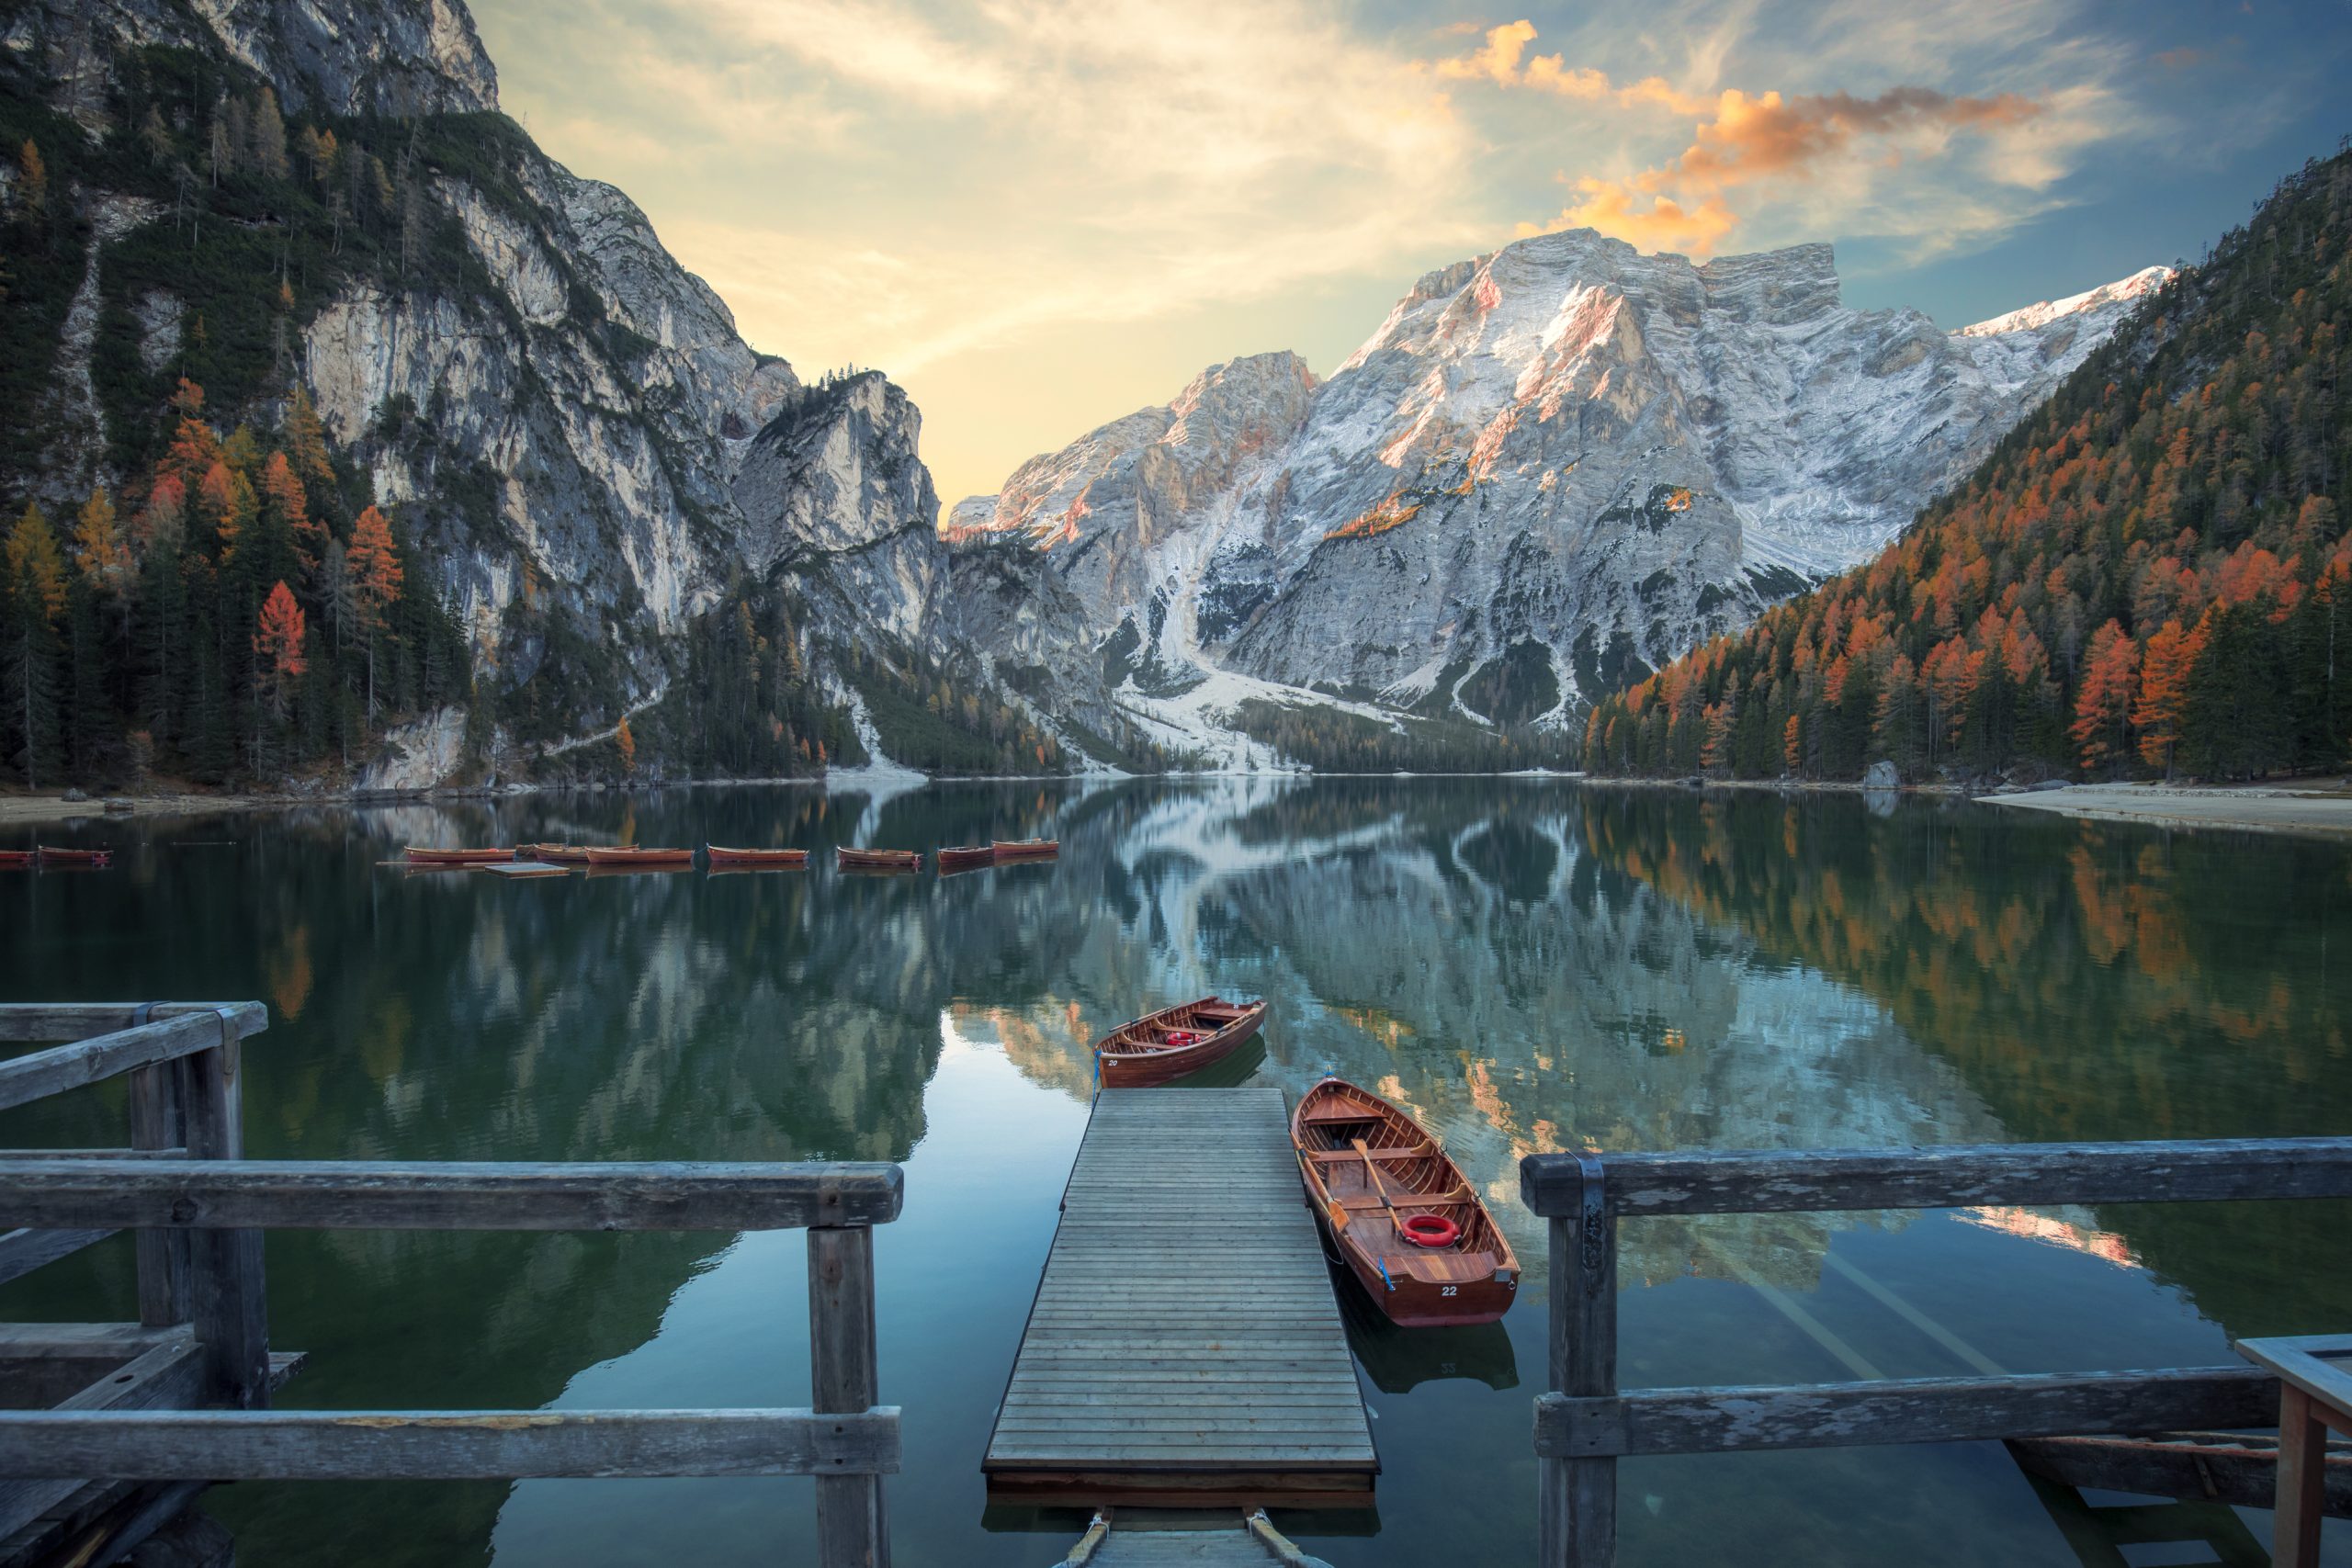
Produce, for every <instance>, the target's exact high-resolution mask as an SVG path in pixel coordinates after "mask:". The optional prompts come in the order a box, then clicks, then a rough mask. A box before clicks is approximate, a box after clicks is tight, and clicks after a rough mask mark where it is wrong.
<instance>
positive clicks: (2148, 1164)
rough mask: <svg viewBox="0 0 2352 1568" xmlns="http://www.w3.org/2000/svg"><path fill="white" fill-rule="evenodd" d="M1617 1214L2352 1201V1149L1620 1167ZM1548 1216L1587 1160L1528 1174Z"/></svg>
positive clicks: (2281, 1147)
mask: <svg viewBox="0 0 2352 1568" xmlns="http://www.w3.org/2000/svg"><path fill="white" fill-rule="evenodd" d="M1601 1157H1602V1164H1603V1168H1604V1169H1605V1170H1606V1172H1607V1192H1608V1201H1609V1207H1610V1209H1611V1211H1612V1212H1613V1213H1617V1214H1620V1215H1623V1216H1624V1217H1626V1218H1628V1219H1634V1218H1639V1217H1641V1216H1643V1215H1645V1214H1735V1213H1736V1214H1761V1213H1799V1212H1812V1211H1826V1210H1838V1209H1952V1208H1967V1207H1973V1206H1974V1205H1977V1204H1985V1203H1996V1204H2010V1203H2015V1204H2041V1205H2048V1204H2058V1203H2180V1202H2213V1201H2236V1200H2257V1199H2274V1198H2346V1197H2352V1138H2235V1139H2211V1140H2202V1141H2194V1142H2169V1143H2130V1144H1978V1145H1949V1146H1945V1147H1929V1148H1907V1149H1809V1150H1785V1151H1769V1150H1768V1151H1736V1152H1723V1153H1708V1152H1691V1153H1673V1154H1622V1155H1621V1154H1611V1155H1606V1156H1601ZM1519 1184H1520V1193H1521V1197H1522V1198H1523V1199H1524V1200H1525V1201H1526V1203H1527V1206H1528V1207H1529V1208H1530V1209H1532V1210H1533V1211H1534V1212H1535V1213H1539V1214H1544V1215H1548V1216H1553V1217H1567V1216H1572V1215H1574V1214H1576V1213H1578V1212H1579V1210H1580V1204H1581V1197H1582V1188H1581V1185H1580V1179H1579V1176H1578V1168H1577V1156H1574V1155H1529V1156H1527V1157H1526V1158H1524V1159H1522V1160H1521V1161H1520V1167H1519Z"/></svg>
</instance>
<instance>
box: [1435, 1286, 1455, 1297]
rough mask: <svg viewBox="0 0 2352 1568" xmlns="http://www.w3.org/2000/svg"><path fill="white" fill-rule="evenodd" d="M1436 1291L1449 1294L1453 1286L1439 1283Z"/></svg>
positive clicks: (1451, 1292)
mask: <svg viewBox="0 0 2352 1568" xmlns="http://www.w3.org/2000/svg"><path fill="white" fill-rule="evenodd" d="M1437 1293H1438V1294H1439V1295H1441V1296H1450V1295H1452V1294H1453V1286H1452V1285H1441V1286H1439V1287H1438V1292H1437Z"/></svg>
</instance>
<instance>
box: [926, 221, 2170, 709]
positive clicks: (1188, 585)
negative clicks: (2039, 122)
mask: <svg viewBox="0 0 2352 1568" xmlns="http://www.w3.org/2000/svg"><path fill="white" fill-rule="evenodd" d="M2152 276H2155V275H2153V274H2140V275H2135V277H2134V278H2131V279H2125V280H2123V281H2122V282H2121V283H2119V284H2116V285H2113V286H2110V287H2109V288H2106V289H2101V290H2093V291H2091V292H2089V293H2087V294H2086V295H2082V296H2078V297H2076V298H2075V299H2069V300H2064V301H2061V302H2059V304H2057V305H2055V306H2049V307H2036V308H2033V309H2030V310H2026V311H2020V312H2015V313H2013V316H2012V317H2011V318H2007V319H2005V321H2006V324H2005V325H2001V326H1999V327H1998V328H1997V329H1996V330H1994V331H1991V332H1988V333H1973V334H1971V333H1961V334H1948V333H1944V332H1942V331H1940V330H1939V329H1938V328H1937V327H1936V325H1935V323H1934V322H1933V321H1930V320H1929V319H1928V317H1927V316H1925V315H1923V314H1921V313H1920V312H1918V311H1917V310H1853V309H1850V308H1849V307H1848V306H1847V305H1846V304H1845V303H1844V302H1843V300H1842V299H1841V297H1840V287H1839V281H1838V270H1837V258H1836V254H1835V252H1834V251H1833V250H1832V249H1831V247H1830V246H1828V245H1826V244H1807V245H1796V246H1792V247H1789V248H1787V249H1784V250H1779V251H1772V252H1767V253H1762V254H1753V255H1736V256H1725V257H1722V258H1719V259H1716V260H1713V261H1710V262H1708V263H1706V264H1705V265H1697V264H1694V263H1692V262H1691V261H1690V260H1689V259H1688V258H1686V257H1683V256H1678V255H1644V254H1641V253H1640V252H1638V251H1636V250H1635V249H1634V247H1633V246H1631V245H1629V244H1626V243H1623V242H1622V241H1617V240H1612V239H1610V238H1607V237H1606V236H1603V235H1601V234H1599V233H1596V232H1594V231H1591V230H1569V231H1561V232H1558V233H1552V234H1542V235H1536V236H1532V237H1530V238H1528V239H1523V240H1520V241H1517V242H1515V243H1511V244H1509V245H1506V246H1503V247H1502V248H1500V249H1499V250H1497V251H1494V252H1491V253H1489V254H1486V255H1482V256H1476V257H1472V258H1469V259H1467V260H1464V261H1461V262H1457V263H1455V264H1453V265H1450V266H1446V267H1441V268H1438V269H1435V270H1433V271H1431V272H1429V273H1427V274H1425V275H1423V276H1421V277H1420V278H1419V280H1418V281H1417V282H1416V283H1415V284H1414V285H1413V287H1412V288H1411V289H1410V290H1408V292H1407V293H1406V294H1405V295H1404V297H1403V298H1401V299H1398V300H1397V303H1396V305H1395V306H1394V307H1392V308H1391V310H1389V312H1388V314H1387V317H1386V319H1385V321H1382V323H1381V324H1380V326H1379V328H1378V329H1377V330H1376V331H1375V332H1374V333H1373V334H1372V335H1371V336H1370V337H1369V338H1367V339H1366V340H1365V341H1364V343H1363V346H1362V347H1360V348H1359V349H1358V350H1357V351H1356V352H1355V353H1354V354H1353V355H1351V356H1350V357H1349V358H1348V360H1347V361H1346V362H1345V363H1344V364H1343V365H1341V366H1340V368H1339V369H1338V370H1337V371H1335V372H1334V373H1333V374H1332V376H1331V378H1329V380H1328V381H1323V382H1320V383H1317V382H1315V381H1314V380H1313V378H1311V376H1309V375H1308V374H1307V373H1306V367H1305V366H1304V365H1303V364H1301V363H1299V362H1298V361H1297V359H1296V358H1295V355H1260V356H1257V357H1256V358H1253V359H1248V360H1237V361H1234V362H1232V363H1230V364H1227V365H1220V366H1216V367H1211V368H1210V369H1209V370H1207V371H1204V373H1203V374H1202V375H1201V376H1200V377H1199V378H1195V379H1194V380H1193V383H1192V384H1191V385H1190V386H1189V387H1187V388H1186V389H1185V390H1184V391H1183V392H1182V393H1181V394H1180V395H1179V396H1178V397H1177V398H1176V399H1175V400H1173V401H1172V402H1170V404H1169V405H1168V406H1167V407H1166V408H1164V409H1147V410H1142V411H1139V412H1136V413H1134V414H1131V415H1128V416H1126V417H1125V419H1122V420H1117V421H1114V422H1113V423H1109V424H1106V425H1103V426H1102V427H1100V428H1098V429H1097V430H1095V431H1093V432H1091V433H1090V434H1088V435H1086V436H1085V437H1083V438H1081V439H1080V441H1078V442H1076V443H1073V444H1072V445H1071V446H1069V447H1066V448H1064V449H1063V450H1062V451H1060V452H1057V453H1049V454H1046V455H1044V456H1041V457H1035V458H1032V459H1031V460H1030V461H1029V462H1027V463H1025V464H1023V465H1022V467H1021V468H1019V469H1017V470H1015V472H1014V473H1013V474H1012V476H1011V477H1010V478H1009V479H1007V480H1006V482H1005V484H1004V486H1003V488H1002V490H1001V492H1000V493H999V494H998V495H997V496H995V497H993V498H987V497H981V498H974V499H973V500H971V501H967V502H964V503H962V504H961V505H959V506H958V507H957V509H956V513H954V515H953V517H952V518H951V521H950V529H949V533H950V536H951V537H952V538H956V539H963V540H967V541H968V540H973V539H977V538H979V537H981V536H997V537H1004V538H1010V539H1014V540H1019V541H1023V542H1025V543H1026V544H1028V545H1029V546H1030V547H1034V548H1035V549H1037V550H1039V551H1042V552H1044V553H1045V556H1046V561H1045V563H1044V565H1045V577H1046V579H1048V580H1050V581H1051V584H1052V590H1053V592H1051V593H1050V594H1044V593H1042V591H1041V597H1040V598H1039V599H1038V600H1036V601H1035V603H1033V604H1032V605H1031V606H1030V614H1029V615H1028V616H1027V618H1026V619H1025V620H1023V623H1022V637H1023V646H1024V649H1029V650H1031V652H1032V655H1033V656H1034V657H1035V658H1037V659H1038V660H1039V661H1040V662H1042V663H1045V664H1047V665H1051V664H1053V663H1054V662H1055V660H1054V657H1053V654H1052V649H1053V648H1054V647H1055V646H1056V645H1057V644H1058V645H1059V646H1060V647H1062V648H1064V649H1068V650H1069V659H1068V660H1065V662H1069V663H1075V662H1076V661H1077V660H1078V659H1079V657H1080V656H1081V655H1082V654H1083V653H1084V651H1085V650H1086V649H1091V648H1093V647H1096V646H1098V645H1099V646H1102V647H1103V648H1105V649H1109V652H1107V653H1106V654H1105V655H1104V656H1103V664H1104V674H1105V676H1106V677H1107V678H1112V679H1114V680H1125V682H1128V688H1127V689H1126V690H1125V695H1124V697H1123V700H1124V701H1126V702H1128V703H1129V704H1130V705H1131V706H1133V707H1134V708H1136V710H1137V711H1141V712H1145V713H1147V714H1148V715H1150V716H1154V717H1156V718H1158V719H1159V720H1161V721H1163V722H1165V723H1166V724H1167V725H1168V726H1169V727H1170V729H1171V730H1175V731H1177V732H1180V733H1183V732H1186V731H1187V727H1188V726H1189V727H1192V728H1191V731H1190V732H1192V733H1195V734H1200V733H1201V730H1200V726H1201V725H1203V724H1204V723H1207V724H1208V725H1210V726H1211V727H1212V728H1213V726H1214V722H1215V715H1214V714H1213V713H1210V712H1208V711H1207V708H1206V706H1205V705H1206V704H1208V703H1209V702H1210V701H1211V700H1212V698H1211V697H1209V696H1204V695H1202V694H1203V693H1209V694H1223V697H1224V698H1234V697H1236V694H1243V695H1246V694H1247V693H1248V692H1255V693H1257V694H1260V695H1263V694H1268V693H1272V694H1277V698H1278V700H1280V699H1279V694H1281V693H1283V692H1285V691H1287V692H1289V693H1292V694H1294V695H1295V697H1296V698H1297V699H1299V700H1312V699H1308V698H1307V697H1306V690H1307V689H1309V688H1313V689H1317V690H1320V691H1322V692H1324V693H1327V694H1328V693H1330V692H1333V691H1338V692H1341V693H1347V694H1351V695H1353V696H1359V697H1367V698H1374V699H1378V700H1380V701H1385V702H1387V703H1390V704H1395V705H1406V706H1411V707H1413V708H1415V709H1417V710H1419V711H1422V712H1429V713H1438V712H1447V711H1454V710H1459V711H1460V712H1461V713H1464V714H1467V715H1469V716H1474V717H1479V718H1507V719H1510V720H1514V721H1523V720H1526V719H1529V718H1532V717H1542V716H1545V715H1550V716H1555V717H1556V716H1562V715H1564V714H1566V712H1567V709H1568V705H1569V703H1570V702H1571V701H1572V700H1573V699H1574V698H1575V697H1577V695H1579V694H1582V695H1584V696H1587V697H1591V696H1595V695H1598V694H1601V693H1603V692H1605V691H1607V690H1609V689H1611V687H1613V686H1614V685H1615V684H1617V683H1619V682H1622V681H1623V680H1625V679H1627V678H1629V677H1633V676H1638V675H1639V674H1640V673H1642V672H1644V671H1645V670H1646V669H1647V668H1649V667H1650V666H1652V665H1654V664H1656V663H1657V662H1658V661H1660V660H1664V659H1666V658H1668V657H1670V656H1672V655H1673V654H1676V653H1679V652H1680V651H1682V650H1683V649H1687V648H1689V647H1690V646H1691V644H1692V643H1693V642H1694V641H1696V640H1698V639H1699V638H1701V637H1704V636H1707V635H1709V634H1711V633H1713V632H1716V631H1720V630H1724V629H1728V628H1730V627H1732V626H1736V625H1738V624H1740V623H1741V622H1743V621H1745V620H1746V619H1747V618H1748V617H1749V616H1750V615H1754V614H1755V613H1756V612H1757V611H1758V609H1760V608H1761V607H1762V606H1763V605H1764V604H1768V603H1770V601H1771V600H1773V599H1775V598H1777V597H1779V596H1781V595H1783V594H1785V593H1787V592H1792V591H1793V590H1795V589H1797V588H1799V587H1801V586H1803V585H1804V584H1805V583H1806V582H1808V581H1812V580H1814V579H1815V578H1817V577H1820V576H1822V575H1825V574H1826V573H1828V572H1831V571H1835V570H1839V569H1841V568H1843V567H1844V566H1847V565H1849V564H1850V563H1852V562H1853V561H1856V560H1859V559H1861V558H1864V557H1866V556H1867V555H1868V554H1869V553H1870V552H1871V550H1873V549H1875V548H1876V547H1879V546H1880V545H1881V544H1883V542H1884V541H1885V540H1886V539H1887V538H1889V537H1891V536H1893V535H1894V533H1895V532H1896V531H1897V530H1899V529H1900V528H1901V527H1902V526H1903V525H1905V524H1906V523H1908V522H1909V521H1910V520H1911V518H1912V517H1913V515H1914V514H1915V513H1917V510H1918V508H1919V507H1920V506H1921V505H1923V504H1924V503H1925V502H1928V500H1930V499H1931V498H1932V497H1933V496H1935V495H1936V494H1937V493H1938V492H1939V491H1940V490H1941V489H1943V488H1944V487H1945V486H1946V485H1947V484H1949V483H1950V482H1951V480H1952V479H1953V478H1954V477H1956V476H1957V475H1959V474H1961V473H1962V472H1964V471H1966V470H1967V468H1969V467H1971V466H1972V465H1973V463H1974V462H1975V461H1976V460H1977V459H1978V458H1979V457H1981V456H1982V455H1983V453H1984V452H1985V450H1986V449H1988V448H1989V447H1990V446H1991V445H1992V444H1993V443H1994V442H1996V441H1997V440H1998V439H1999V438H2000V436H2001V435H2003V434H2006V433H2007V430H2008V429H2009V428H2010V427H2011V426H2012V425H2013V424H2014V423H2016V421H2017V420H2018V418H2019V417H2020V416H2022V415H2023V414H2024V413H2025V412H2027V411H2028V410H2030V408H2032V407H2033V406H2034V405H2035V404H2037V403H2039V402H2040V401H2041V400H2042V399H2044V398H2045V397H2047V396H2048V395H2049V394H2050V392H2051V391H2052V390H2053V389H2055V388H2056V386H2057V385H2058V383H2059V382H2060V381H2061V380H2062V379H2063V378H2064V377H2065V376H2066V375H2067V374H2068V373H2069V372H2071V371H2072V370H2073V369H2074V367H2075V366H2076V365H2078V364H2080V363H2081V362H2082V360H2083V358H2084V357H2085V356H2086V355H2088V354H2089V352H2090V351H2091V349H2092V348H2093V347H2095V346H2096V345H2097V344H2098V343H2099V342H2101V341H2104V339H2105V337H2106V335H2107V334H2108V333H2109V332H2111V331H2112V330H2113V329H2114V327H2115V326H2116V325H2117V324H2118V323H2119V322H2120V321H2121V320H2122V318H2123V316H2124V315H2125V314H2126V313H2127V312H2128V311H2129V310H2131V307H2132V303H2133V301H2134V300H2135V299H2137V298H2138V296H2139V295H2141V294H2142V293H2144V292H2145V290H2146V288H2148V287H2150V283H2149V282H2148V281H2147V280H2148V279H2150V278H2151V277H2152ZM1057 615H1069V616H1072V618H1071V619H1070V620H1069V622H1068V624H1065V625H1061V626H1058V627H1057V626H1056V624H1055V617H1056V616H1057ZM1111 628H1116V630H1115V632H1113V631H1112V630H1111ZM1236 681H1240V682H1250V683H1252V684H1250V685H1248V686H1247V688H1246V690H1245V688H1244V687H1238V686H1235V685H1234V682H1236ZM1474 691H1475V692H1476V693H1477V694H1478V695H1476V697H1474V698H1465V697H1464V696H1463V695H1462V694H1464V693H1469V692H1474ZM1219 700H1222V699H1219ZM1237 700H1238V699H1237ZM1506 709H1507V710H1508V711H1504V710H1506ZM1203 739H1211V738H1210V737H1209V736H1206V735H1203Z"/></svg>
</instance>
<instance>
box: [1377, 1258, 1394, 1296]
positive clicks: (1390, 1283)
mask: <svg viewBox="0 0 2352 1568" xmlns="http://www.w3.org/2000/svg"><path fill="white" fill-rule="evenodd" d="M1372 1266H1373V1267H1374V1269H1379V1270H1380V1282H1381V1283H1382V1284H1384V1285H1385V1286H1387V1287H1388V1288H1389V1289H1390V1290H1392V1291H1393V1290H1395V1289H1396V1288H1397V1281H1396V1280H1392V1279H1390V1278H1389V1277H1388V1265H1387V1264H1385V1263H1383V1262H1382V1261H1381V1260H1380V1259H1379V1258H1374V1259H1373V1260H1372Z"/></svg>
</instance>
